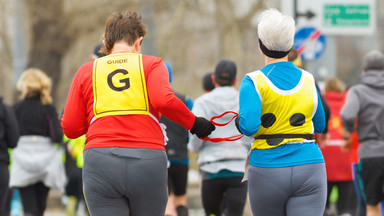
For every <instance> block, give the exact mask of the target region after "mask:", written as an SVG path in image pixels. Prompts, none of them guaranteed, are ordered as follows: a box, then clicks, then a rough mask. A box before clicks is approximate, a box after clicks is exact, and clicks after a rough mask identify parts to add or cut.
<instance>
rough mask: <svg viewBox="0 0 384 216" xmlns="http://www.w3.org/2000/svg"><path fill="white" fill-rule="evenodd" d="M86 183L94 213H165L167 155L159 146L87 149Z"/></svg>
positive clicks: (102, 215)
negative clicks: (153, 147) (155, 147)
mask: <svg viewBox="0 0 384 216" xmlns="http://www.w3.org/2000/svg"><path fill="white" fill-rule="evenodd" d="M83 182H84V183H83V184H84V195H85V199H86V202H87V206H88V209H89V211H90V213H91V215H92V216H105V215H114V216H123V215H124V216H127V215H134V216H148V215H151V216H164V212H165V207H166V204H167V200H168V194H167V156H166V153H165V151H163V150H158V149H128V148H117V147H112V148H92V149H87V150H85V152H84V167H83Z"/></svg>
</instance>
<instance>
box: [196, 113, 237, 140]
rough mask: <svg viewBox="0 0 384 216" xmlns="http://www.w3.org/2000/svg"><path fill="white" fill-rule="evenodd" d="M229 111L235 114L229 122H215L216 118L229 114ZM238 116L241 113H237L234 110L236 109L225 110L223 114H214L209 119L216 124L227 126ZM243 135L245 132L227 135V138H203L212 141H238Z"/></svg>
mask: <svg viewBox="0 0 384 216" xmlns="http://www.w3.org/2000/svg"><path fill="white" fill-rule="evenodd" d="M229 113H232V114H234V116H233V117H232V118H231V119H230V120H229V121H228V122H226V123H217V122H215V119H218V118H221V117H223V116H225V115H227V114H229ZM237 116H239V114H237V113H236V112H234V111H227V112H224V113H223V114H221V115H219V116H213V117H212V118H211V119H210V120H209V121H211V122H212V123H213V124H214V125H216V126H225V125H227V124H229V123H230V122H231V121H232V120H233V119H235V118H236V117H237ZM243 136H244V134H239V135H234V136H230V137H225V138H210V137H205V138H202V140H206V141H211V142H223V141H236V140H238V139H241V138H242V137H243Z"/></svg>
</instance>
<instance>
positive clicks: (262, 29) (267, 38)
mask: <svg viewBox="0 0 384 216" xmlns="http://www.w3.org/2000/svg"><path fill="white" fill-rule="evenodd" d="M258 35H259V39H260V40H261V42H262V43H263V44H264V46H265V47H267V48H268V49H269V50H271V51H282V52H285V51H289V50H290V49H291V48H292V46H293V40H294V36H295V21H294V20H293V18H292V17H290V16H287V15H283V14H282V13H280V12H279V11H278V10H276V9H275V8H271V9H268V10H265V11H263V12H262V13H261V14H260V16H259V24H258Z"/></svg>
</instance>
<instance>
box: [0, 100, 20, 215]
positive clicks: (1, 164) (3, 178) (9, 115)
mask: <svg viewBox="0 0 384 216" xmlns="http://www.w3.org/2000/svg"><path fill="white" fill-rule="evenodd" d="M19 136H20V131H19V128H18V125H17V120H16V116H15V112H14V111H13V109H12V107H10V106H8V105H7V104H5V103H4V102H3V98H2V97H0V215H6V212H7V211H9V210H8V209H9V207H6V206H5V205H6V200H7V198H8V194H11V190H9V169H8V166H9V162H10V160H9V154H8V149H13V148H15V147H16V145H17V141H18V140H19Z"/></svg>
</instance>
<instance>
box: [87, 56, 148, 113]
mask: <svg viewBox="0 0 384 216" xmlns="http://www.w3.org/2000/svg"><path fill="white" fill-rule="evenodd" d="M92 79H93V80H92V83H93V95H94V103H93V111H94V114H95V118H99V117H103V116H110V115H131V114H143V115H148V114H149V104H148V95H147V86H146V82H145V76H144V69H143V61H142V55H141V54H136V53H116V54H111V55H108V56H105V57H102V58H98V59H96V60H95V62H94V64H93V75H92Z"/></svg>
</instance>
